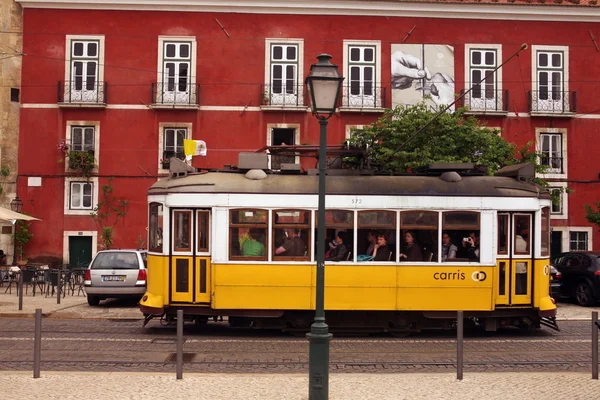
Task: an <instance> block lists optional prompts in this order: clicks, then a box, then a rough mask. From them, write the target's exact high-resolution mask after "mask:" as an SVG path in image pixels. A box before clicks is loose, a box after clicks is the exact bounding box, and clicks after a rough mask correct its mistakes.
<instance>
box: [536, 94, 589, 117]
mask: <svg viewBox="0 0 600 400" xmlns="http://www.w3.org/2000/svg"><path fill="white" fill-rule="evenodd" d="M528 100H529V112H530V113H533V114H553V115H560V114H574V113H575V112H577V92H568V91H549V90H548V89H544V90H532V91H530V92H529V99H528Z"/></svg>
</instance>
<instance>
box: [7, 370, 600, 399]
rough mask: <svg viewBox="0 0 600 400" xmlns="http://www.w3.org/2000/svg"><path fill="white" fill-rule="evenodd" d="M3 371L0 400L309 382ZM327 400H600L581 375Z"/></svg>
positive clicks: (343, 389)
mask: <svg viewBox="0 0 600 400" xmlns="http://www.w3.org/2000/svg"><path fill="white" fill-rule="evenodd" d="M32 376H33V375H32V373H31V372H28V373H13V372H8V373H7V372H3V373H2V375H0V386H1V387H3V388H10V390H4V391H3V399H7V400H12V399H15V400H17V399H18V400H28V399H38V398H42V397H43V398H44V399H61V400H66V399H81V398H86V399H89V400H95V399H103V400H110V399H115V400H116V399H118V400H121V399H152V400H158V399H190V398H194V399H210V400H221V399H223V400H225V399H226V400H255V399H256V400H259V399H260V400H279V399H282V400H301V399H302V400H303V399H307V398H308V377H307V376H306V375H298V374H273V375H266V374H260V375H259V374H257V375H252V374H185V373H184V375H183V379H182V380H176V379H175V374H149V373H124V372H114V373H98V372H93V373H92V372H90V373H81V372H79V373H73V372H70V373H65V372H44V371H42V372H41V377H40V378H39V379H33V378H32ZM329 398H330V399H331V400H366V399H369V400H370V399H373V400H387V399H389V400H403V399H411V400H412V399H423V400H438V399H443V400H470V399H476V400H481V399H485V400H507V399H527V400H537V399H540V400H547V399H556V400H562V399H565V400H566V399H568V400H578V399H580V400H584V399H585V400H590V399H598V398H600V381H598V380H592V379H591V374H583V373H509V372H505V373H469V374H465V376H464V379H463V380H462V381H458V380H456V374H455V373H445V374H437V373H427V374H422V373H414V374H413V373H403V374H332V375H330V380H329Z"/></svg>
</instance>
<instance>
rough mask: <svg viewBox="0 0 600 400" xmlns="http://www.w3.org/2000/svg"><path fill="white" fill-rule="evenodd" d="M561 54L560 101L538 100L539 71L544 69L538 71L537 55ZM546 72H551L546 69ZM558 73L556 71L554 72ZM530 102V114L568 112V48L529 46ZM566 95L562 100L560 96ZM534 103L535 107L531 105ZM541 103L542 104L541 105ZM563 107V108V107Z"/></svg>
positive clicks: (550, 80) (549, 80)
mask: <svg viewBox="0 0 600 400" xmlns="http://www.w3.org/2000/svg"><path fill="white" fill-rule="evenodd" d="M540 52H542V53H545V52H547V53H562V70H561V71H562V84H561V86H562V87H561V91H562V95H561V99H560V100H552V99H550V98H549V99H548V100H540V99H539V97H538V95H539V91H540V87H539V80H538V76H539V72H540V70H545V68H540V69H539V70H538V53H540ZM548 70H551V68H550V69H548ZM556 71H558V70H556ZM531 82H532V84H531V88H532V95H531V102H532V112H534V113H542V114H543V113H550V114H552V113H564V112H569V109H570V105H569V102H570V98H569V46H539V45H534V46H531ZM548 82H549V86H551V83H550V82H552V79H551V78H550V77H549V79H548ZM550 93H551V91H550V89H549V90H548V95H549V97H551V96H550ZM565 94H566V96H567V98H566V99H562V96H564V95H565ZM534 102H536V103H537V105H536V107H534V106H533V103H534ZM542 102H543V103H542ZM540 104H541V106H540ZM563 106H564V107H563Z"/></svg>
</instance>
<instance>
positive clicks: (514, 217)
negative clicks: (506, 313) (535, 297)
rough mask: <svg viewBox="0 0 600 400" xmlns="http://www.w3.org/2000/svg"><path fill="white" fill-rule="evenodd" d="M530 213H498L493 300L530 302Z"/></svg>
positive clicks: (497, 302) (514, 303)
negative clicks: (494, 295)
mask: <svg viewBox="0 0 600 400" xmlns="http://www.w3.org/2000/svg"><path fill="white" fill-rule="evenodd" d="M532 217H533V215H532V214H529V213H498V245H497V249H498V250H497V257H496V258H497V268H496V271H497V276H496V278H497V279H496V282H497V286H496V304H497V305H525V304H531V292H532V285H533V279H532V268H533V262H532V252H533V250H532V248H533V246H532V236H531V232H532Z"/></svg>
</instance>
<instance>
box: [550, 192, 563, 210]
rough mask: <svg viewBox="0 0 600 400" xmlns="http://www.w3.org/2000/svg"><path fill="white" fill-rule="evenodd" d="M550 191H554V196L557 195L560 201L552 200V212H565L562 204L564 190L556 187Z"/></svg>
mask: <svg viewBox="0 0 600 400" xmlns="http://www.w3.org/2000/svg"><path fill="white" fill-rule="evenodd" d="M550 192H551V193H552V197H554V196H556V197H557V198H558V202H557V203H554V202H552V214H558V215H561V214H562V213H563V210H562V206H563V200H562V195H563V194H562V190H561V189H556V188H551V189H550Z"/></svg>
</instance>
